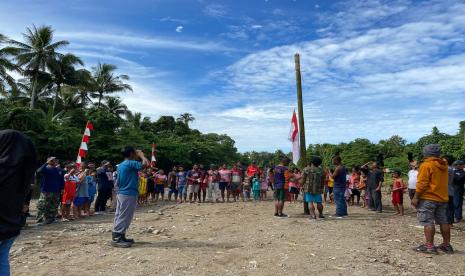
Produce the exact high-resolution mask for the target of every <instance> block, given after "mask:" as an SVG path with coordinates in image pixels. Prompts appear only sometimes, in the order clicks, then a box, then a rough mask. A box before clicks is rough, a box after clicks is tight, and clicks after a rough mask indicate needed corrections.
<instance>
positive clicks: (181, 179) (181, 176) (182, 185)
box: [176, 166, 187, 203]
mask: <svg viewBox="0 0 465 276" xmlns="http://www.w3.org/2000/svg"><path fill="white" fill-rule="evenodd" d="M186 177H187V176H186V172H185V171H184V167H183V166H179V168H178V172H177V173H176V188H177V189H178V193H179V200H180V201H179V202H180V203H183V202H186V201H187V187H186Z"/></svg>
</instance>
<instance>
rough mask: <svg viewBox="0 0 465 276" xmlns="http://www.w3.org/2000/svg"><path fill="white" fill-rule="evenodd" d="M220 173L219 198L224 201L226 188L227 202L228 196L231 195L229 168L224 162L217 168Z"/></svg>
mask: <svg viewBox="0 0 465 276" xmlns="http://www.w3.org/2000/svg"><path fill="white" fill-rule="evenodd" d="M219 173H220V177H221V180H220V192H221V199H222V200H223V202H224V201H225V194H224V193H225V191H226V190H227V195H228V202H229V197H230V196H231V170H228V167H227V166H226V164H223V166H222V167H221V169H220V170H219Z"/></svg>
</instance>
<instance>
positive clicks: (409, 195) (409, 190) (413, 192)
mask: <svg viewBox="0 0 465 276" xmlns="http://www.w3.org/2000/svg"><path fill="white" fill-rule="evenodd" d="M415 192H416V190H415V189H408V197H410V200H412V199H413V197H414V196H415Z"/></svg>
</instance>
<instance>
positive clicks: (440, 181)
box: [412, 144, 454, 254]
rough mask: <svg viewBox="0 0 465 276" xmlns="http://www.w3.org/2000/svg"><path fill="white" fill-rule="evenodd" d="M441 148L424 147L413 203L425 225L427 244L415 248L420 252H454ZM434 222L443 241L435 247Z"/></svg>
mask: <svg viewBox="0 0 465 276" xmlns="http://www.w3.org/2000/svg"><path fill="white" fill-rule="evenodd" d="M440 154H441V147H440V146H439V145H437V144H430V145H427V146H425V148H424V149H423V157H424V160H423V164H421V166H420V169H419V171H418V178H417V186H416V191H415V196H414V197H413V199H412V205H413V206H414V207H416V209H417V218H418V221H419V222H420V224H421V225H423V227H424V233H425V239H426V243H425V244H422V245H420V246H418V247H416V248H415V250H416V251H417V252H422V253H427V254H437V252H438V250H437V249H438V248H439V249H440V250H441V251H443V252H445V253H448V254H451V253H453V252H454V250H453V248H452V246H451V245H450V224H449V223H448V219H447V204H448V201H449V194H448V190H447V188H448V177H449V176H448V166H447V165H448V164H447V161H445V160H444V159H441V158H440V157H439V156H440ZM435 224H439V226H440V229H441V235H442V238H443V243H442V244H441V245H440V246H439V247H438V248H436V247H435V246H434V233H435Z"/></svg>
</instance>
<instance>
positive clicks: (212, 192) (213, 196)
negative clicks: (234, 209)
mask: <svg viewBox="0 0 465 276" xmlns="http://www.w3.org/2000/svg"><path fill="white" fill-rule="evenodd" d="M207 178H208V200H209V201H210V202H219V195H218V193H219V190H220V188H219V187H220V186H219V185H220V184H219V183H220V180H221V176H220V173H219V171H218V167H217V166H215V165H210V170H209V171H208V177H207Z"/></svg>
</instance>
